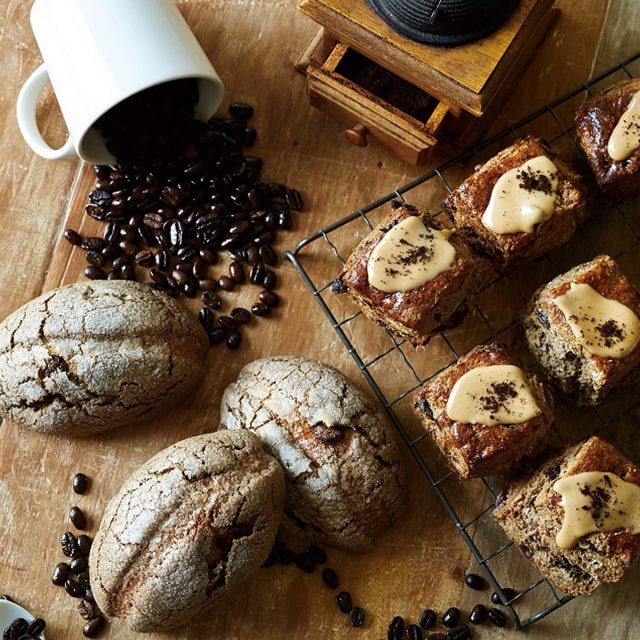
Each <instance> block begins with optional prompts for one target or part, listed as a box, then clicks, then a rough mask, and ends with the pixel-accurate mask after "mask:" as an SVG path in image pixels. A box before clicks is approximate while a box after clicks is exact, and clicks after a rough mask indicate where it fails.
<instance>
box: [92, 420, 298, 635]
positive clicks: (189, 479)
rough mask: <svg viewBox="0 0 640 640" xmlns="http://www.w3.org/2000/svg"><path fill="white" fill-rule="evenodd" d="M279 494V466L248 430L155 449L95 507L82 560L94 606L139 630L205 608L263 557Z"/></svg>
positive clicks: (273, 530) (278, 511) (171, 623)
mask: <svg viewBox="0 0 640 640" xmlns="http://www.w3.org/2000/svg"><path fill="white" fill-rule="evenodd" d="M284 492H285V487H284V475H283V471H282V467H281V466H280V464H279V463H278V462H277V461H276V460H275V459H274V458H273V457H272V456H270V455H269V454H267V453H266V452H265V451H264V449H263V447H262V445H261V443H260V440H259V439H258V438H257V437H256V436H255V435H254V434H252V433H249V432H246V431H236V432H231V431H220V432H217V433H213V434H204V435H200V436H194V437H192V438H188V439H186V440H182V441H180V442H178V443H176V444H174V445H172V446H170V447H168V448H167V449H165V450H163V451H161V452H160V453H158V454H156V455H155V456H154V457H153V458H151V459H150V460H149V461H147V462H146V463H145V464H144V465H143V466H142V467H140V468H139V469H138V470H137V471H136V472H134V473H133V474H132V475H131V476H130V477H129V479H128V480H126V482H125V483H124V485H123V486H122V488H121V489H120V491H119V492H118V494H117V495H116V496H115V497H114V498H112V500H111V501H110V502H109V504H108V506H107V509H106V511H105V513H104V516H103V518H102V522H101V523H100V527H99V529H98V532H97V534H96V536H95V538H94V541H93V545H92V547H91V552H90V557H89V573H90V575H91V587H92V591H93V595H94V597H95V600H96V603H97V604H98V606H99V607H100V609H101V610H102V611H103V612H104V613H105V614H106V615H108V616H112V617H118V618H121V619H123V620H124V622H125V623H126V624H127V626H128V627H130V628H131V629H132V630H133V631H140V632H150V631H159V630H163V629H169V628H173V627H176V626H179V625H182V624H184V623H187V622H188V621H189V620H191V619H192V618H193V617H194V616H195V615H196V614H202V613H203V612H205V611H208V610H210V609H211V608H212V607H213V605H214V603H215V602H216V601H217V600H219V599H220V598H221V597H222V596H223V595H224V594H225V593H227V592H229V591H230V590H232V589H233V588H234V587H236V586H237V585H238V584H240V583H242V582H243V581H245V580H246V579H247V578H248V577H249V576H251V575H252V574H253V573H254V572H255V571H256V570H258V569H259V568H260V566H261V565H262V563H263V562H264V561H265V559H266V558H267V556H268V555H269V552H270V550H271V548H272V546H273V543H274V541H275V538H276V534H277V531H278V525H279V522H280V517H281V515H282V505H283V501H284Z"/></svg>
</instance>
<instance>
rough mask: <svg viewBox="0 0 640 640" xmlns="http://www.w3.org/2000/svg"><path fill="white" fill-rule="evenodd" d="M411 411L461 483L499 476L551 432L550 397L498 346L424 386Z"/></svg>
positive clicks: (475, 352) (475, 353)
mask: <svg viewBox="0 0 640 640" xmlns="http://www.w3.org/2000/svg"><path fill="white" fill-rule="evenodd" d="M413 408H414V410H415V412H416V414H417V415H418V416H419V417H420V419H421V420H422V424H423V426H424V428H425V429H426V431H427V432H428V433H429V435H430V436H431V437H432V439H433V440H434V442H435V443H436V445H437V446H438V448H439V449H440V451H441V452H442V455H443V456H444V457H445V458H446V460H447V461H448V463H449V464H450V466H451V467H453V469H455V471H456V472H457V473H458V474H459V475H460V476H461V477H462V478H470V477H479V476H488V475H492V474H498V473H503V472H506V471H510V470H512V469H514V468H516V467H517V466H518V465H520V464H521V462H522V461H523V460H524V459H527V458H530V457H533V456H536V455H538V454H540V453H541V452H542V451H543V450H544V448H545V447H546V446H547V444H548V442H549V439H550V436H551V433H552V430H553V426H554V414H553V397H552V395H551V393H550V391H549V390H548V389H547V388H546V387H545V386H544V385H543V384H542V383H541V382H540V381H539V380H538V379H537V378H536V377H535V375H533V374H532V373H530V372H528V371H525V370H523V369H522V367H521V365H520V363H519V360H518V358H516V357H515V356H514V355H513V354H512V353H510V352H509V350H508V349H507V348H506V347H505V346H503V345H500V344H497V343H494V344H490V345H480V346H478V347H475V348H474V349H472V350H471V351H469V353H467V354H466V355H465V356H463V357H462V358H460V359H459V360H458V361H457V362H454V363H453V364H451V365H450V366H449V367H447V368H446V369H444V370H443V371H441V372H440V373H438V374H436V375H435V376H433V377H432V378H430V379H429V380H427V381H426V382H425V383H424V384H423V385H422V386H421V387H420V389H419V390H418V392H417V393H416V394H415V396H414V398H413Z"/></svg>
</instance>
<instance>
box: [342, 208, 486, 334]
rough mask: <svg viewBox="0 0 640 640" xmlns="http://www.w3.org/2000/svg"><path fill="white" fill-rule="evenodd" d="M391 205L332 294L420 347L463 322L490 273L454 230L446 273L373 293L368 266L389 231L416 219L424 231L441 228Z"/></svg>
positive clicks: (425, 217) (413, 210)
mask: <svg viewBox="0 0 640 640" xmlns="http://www.w3.org/2000/svg"><path fill="white" fill-rule="evenodd" d="M393 207H394V208H393V210H392V211H391V212H390V213H389V214H387V216H385V218H384V220H382V222H380V223H379V224H378V225H376V227H375V228H374V229H373V231H372V232H371V233H370V234H369V235H368V236H367V237H366V238H365V239H364V240H363V241H362V242H361V243H360V244H359V245H358V246H357V247H356V249H355V251H354V252H353V253H352V254H351V256H350V257H349V259H348V260H347V263H346V265H345V268H344V270H343V272H342V273H341V274H340V276H339V277H338V278H337V280H336V282H335V283H334V291H336V292H338V293H341V292H346V294H347V295H348V296H349V297H350V298H351V299H352V300H353V302H354V303H355V304H356V305H357V306H358V307H359V308H360V309H361V310H362V312H363V313H364V315H365V316H367V317H368V318H369V319H370V320H373V321H374V322H377V323H378V324H380V325H382V326H384V327H387V328H388V329H389V330H390V331H391V332H392V333H393V334H394V335H396V336H397V337H399V338H406V339H407V340H409V341H410V342H411V343H413V344H414V345H424V344H426V343H427V342H428V341H429V339H430V338H431V337H432V336H433V335H435V334H436V333H438V331H440V330H442V329H444V328H446V327H447V326H449V325H451V324H453V323H455V322H457V321H460V320H461V319H462V315H463V313H464V311H465V303H466V302H467V301H470V300H471V299H472V298H473V297H474V296H475V295H476V294H477V293H478V291H479V290H480V289H481V288H482V287H483V286H485V285H487V284H488V283H489V281H490V279H491V277H492V275H493V271H492V269H491V266H490V265H489V263H488V261H486V260H485V259H484V258H480V257H478V256H476V255H475V254H474V253H473V251H472V250H471V248H470V247H469V245H468V244H467V243H466V242H465V240H463V238H462V237H461V236H460V234H458V233H456V232H454V233H453V234H452V235H451V237H450V238H449V242H450V243H451V244H452V245H453V246H454V248H455V250H456V258H455V261H454V263H453V265H452V266H451V269H449V270H448V271H445V272H444V273H441V274H439V275H438V276H436V277H435V278H434V279H433V280H431V281H429V282H427V283H425V284H424V285H422V286H420V287H418V288H417V289H413V290H411V291H406V292H401V291H398V292H395V293H386V292H384V291H381V290H380V289H377V288H376V287H374V286H373V285H371V284H370V283H369V277H368V274H367V263H368V261H369V256H370V255H371V252H372V251H373V249H374V248H375V246H376V245H377V244H378V243H379V242H380V240H381V239H382V238H383V236H384V235H385V233H386V232H387V231H388V230H389V229H391V228H392V227H393V226H395V225H396V224H398V223H399V222H401V221H402V220H404V219H405V218H407V217H409V216H420V218H421V219H422V221H423V222H424V224H425V226H426V227H427V228H432V229H439V230H440V229H443V228H444V226H443V225H442V224H441V223H440V221H438V220H436V219H435V218H433V217H432V216H430V215H429V214H428V213H421V212H419V211H418V210H417V209H416V208H415V207H412V206H410V205H408V204H399V203H398V202H394V203H393Z"/></svg>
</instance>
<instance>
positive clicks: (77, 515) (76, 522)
mask: <svg viewBox="0 0 640 640" xmlns="http://www.w3.org/2000/svg"><path fill="white" fill-rule="evenodd" d="M69 521H70V522H71V524H72V525H73V526H74V527H75V528H76V529H84V528H86V526H87V519H86V517H85V515H84V513H83V511H82V509H80V507H75V506H74V507H71V509H69Z"/></svg>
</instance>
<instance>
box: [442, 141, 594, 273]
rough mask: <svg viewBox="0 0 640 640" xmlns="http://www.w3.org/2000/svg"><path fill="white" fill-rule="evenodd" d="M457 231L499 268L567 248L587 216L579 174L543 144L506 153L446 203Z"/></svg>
mask: <svg viewBox="0 0 640 640" xmlns="http://www.w3.org/2000/svg"><path fill="white" fill-rule="evenodd" d="M443 207H444V209H445V211H446V212H447V214H448V215H449V217H450V218H451V220H452V221H453V223H454V225H455V227H456V228H457V229H458V231H459V232H460V233H461V234H462V235H463V236H464V237H465V239H466V240H467V241H468V242H469V243H470V244H471V245H472V246H473V247H474V248H476V249H477V250H478V251H481V252H482V253H484V254H486V255H487V256H489V257H490V258H491V259H492V260H493V261H494V262H495V263H496V265H498V266H501V267H504V266H506V265H508V264H510V263H513V262H520V261H526V260H533V259H535V258H538V257H540V256H541V255H543V254H544V253H546V252H547V251H549V250H551V249H553V248H555V247H558V246H560V245H562V244H564V243H566V242H567V241H568V240H569V239H570V238H571V237H572V236H573V234H574V232H575V230H576V228H577V226H578V225H579V224H580V223H581V222H583V221H584V220H585V219H586V218H587V217H588V215H589V197H588V192H587V189H586V186H585V184H584V181H583V179H582V176H580V175H579V174H578V173H576V172H575V171H574V170H573V169H572V168H571V167H570V166H569V165H568V164H567V163H566V162H564V161H563V160H562V159H561V158H559V157H558V156H557V155H556V154H555V153H553V151H552V150H551V149H550V148H549V147H548V146H547V145H546V144H545V143H544V142H543V141H542V140H540V139H539V138H535V137H529V138H523V139H520V140H518V141H516V142H515V143H514V144H513V145H511V146H510V147H507V148H506V149H503V150H502V151H501V152H500V153H498V154H497V155H495V156H494V157H493V158H491V159H490V160H489V161H487V162H486V163H485V164H484V165H482V166H480V167H478V168H477V170H476V171H475V173H473V174H472V175H470V176H469V177H468V178H467V179H466V180H465V181H464V182H463V183H462V184H461V185H460V186H459V187H458V188H457V189H455V190H454V191H452V192H451V193H450V194H449V196H448V197H447V198H446V200H445V201H444V202H443Z"/></svg>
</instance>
